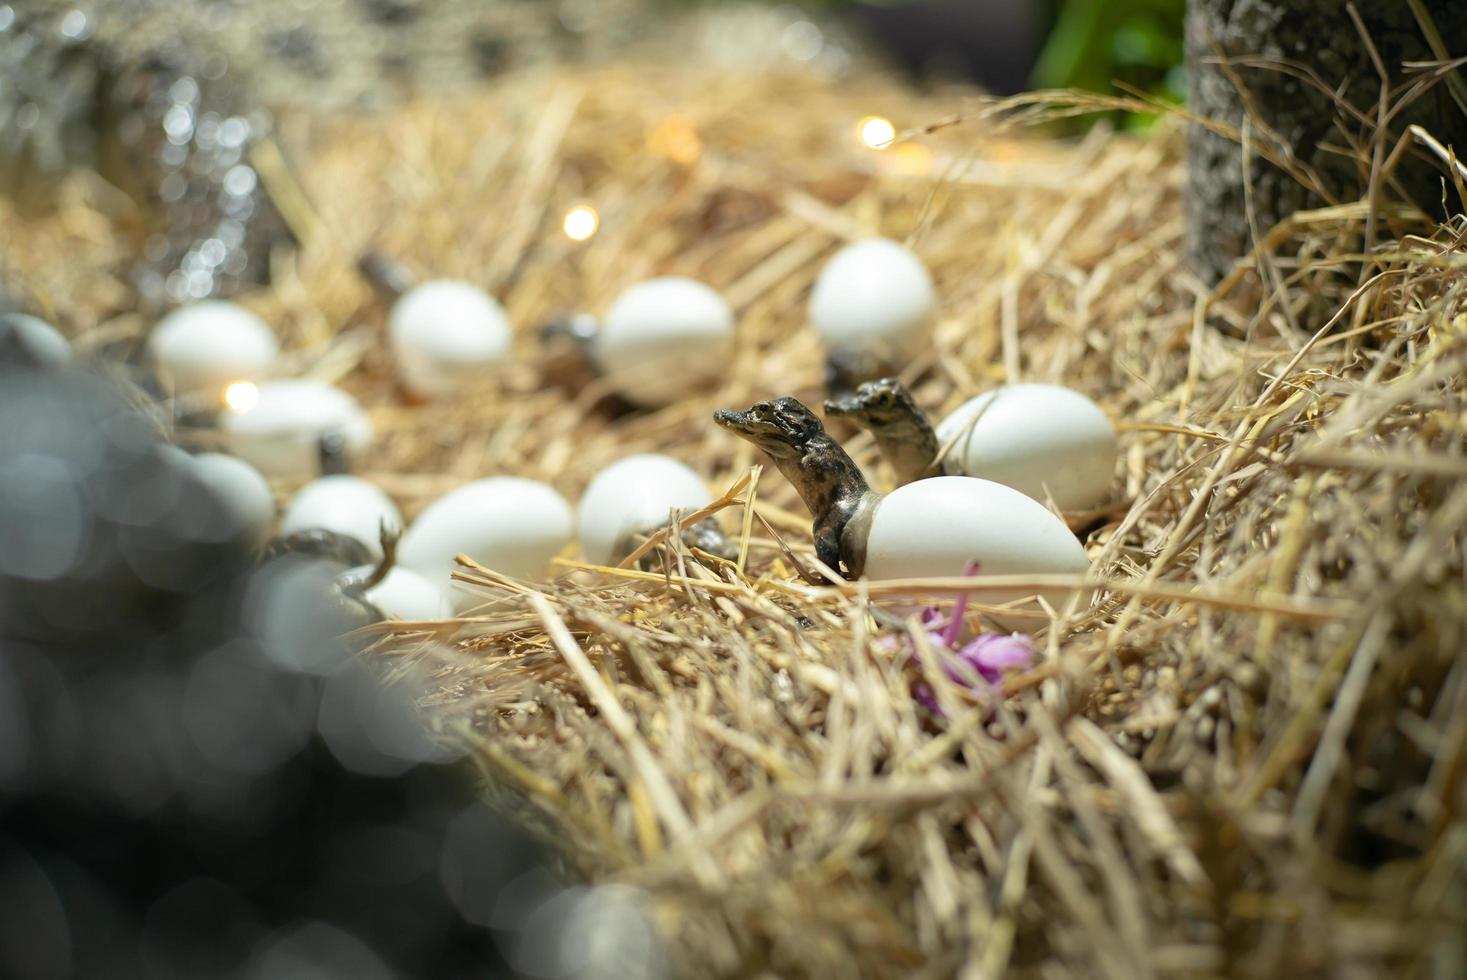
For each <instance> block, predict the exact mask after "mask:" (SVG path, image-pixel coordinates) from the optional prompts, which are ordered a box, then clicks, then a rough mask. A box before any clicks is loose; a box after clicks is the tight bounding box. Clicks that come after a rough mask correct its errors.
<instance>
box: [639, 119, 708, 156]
mask: <svg viewBox="0 0 1467 980" xmlns="http://www.w3.org/2000/svg"><path fill="white" fill-rule="evenodd" d="M647 148H648V149H649V150H651V151H652V152H653V153H656V154H657V155H658V156H664V157H667V158H668V159H669V160H672V161H673V162H674V163H681V164H683V165H684V166H690V165H692V164H693V163H695V162H696V161H697V159H698V157H699V156H700V155H701V154H702V153H703V141H702V140H701V139H699V138H698V130H697V128H696V127H695V126H694V125H693V122H692V120H690V119H689V118H688V117H687V116H679V115H671V116H668V117H667V118H666V119H664V120H662V121H661V122H660V123H658V124H657V126H656V127H655V128H654V129H653V130H652V131H651V132H650V133H648V134H647Z"/></svg>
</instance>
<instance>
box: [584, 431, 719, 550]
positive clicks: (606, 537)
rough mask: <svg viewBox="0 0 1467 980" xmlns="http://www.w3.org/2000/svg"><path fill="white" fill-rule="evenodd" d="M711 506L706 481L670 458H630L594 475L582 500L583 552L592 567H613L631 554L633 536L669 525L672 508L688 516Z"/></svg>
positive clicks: (652, 456)
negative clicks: (628, 544) (628, 545)
mask: <svg viewBox="0 0 1467 980" xmlns="http://www.w3.org/2000/svg"><path fill="white" fill-rule="evenodd" d="M712 502H713V497H712V495H711V494H709V492H708V487H707V486H706V485H705V484H704V482H703V478H702V477H700V476H699V475H698V474H697V473H695V472H694V471H693V470H692V469H691V468H689V467H688V466H686V465H685V464H683V463H681V462H679V461H678V460H675V459H673V458H672V457H671V456H661V455H658V454H656V453H643V454H640V455H637V456H628V457H627V458H626V459H623V460H619V461H617V462H615V463H612V464H611V465H610V466H608V467H606V469H604V470H602V471H601V472H600V473H598V474H596V477H595V479H593V480H592V481H591V483H590V485H589V486H587V487H586V492H585V494H583V495H582V497H581V502H580V505H579V506H578V507H577V508H576V533H577V535H578V536H579V537H580V541H581V553H582V555H584V556H585V559H586V561H588V562H591V563H593V564H596V565H609V564H613V563H615V562H618V561H620V560H621V559H622V558H625V557H626V555H627V554H628V553H629V552H627V551H626V550H625V545H626V543H627V541H628V540H629V539H630V538H631V537H632V536H635V535H638V534H646V533H649V532H651V531H654V530H656V529H657V528H659V527H661V526H662V525H664V524H666V523H667V517H668V514H669V513H670V512H671V511H672V509H673V508H677V509H678V510H681V511H683V512H684V513H685V514H686V513H687V512H689V511H694V510H697V509H699V508H700V507H706V506H707V505H708V504H710V503H712ZM618 552H620V553H618Z"/></svg>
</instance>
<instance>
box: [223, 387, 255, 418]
mask: <svg viewBox="0 0 1467 980" xmlns="http://www.w3.org/2000/svg"><path fill="white" fill-rule="evenodd" d="M259 403H260V389H259V386H257V385H256V384H255V383H254V382H252V381H236V382H235V383H234V384H232V385H230V386H229V387H228V388H225V389H224V404H226V405H228V406H229V407H230V408H231V409H233V410H234V411H236V412H248V411H249V410H250V409H252V408H254V407H255V406H256V405H258V404H259Z"/></svg>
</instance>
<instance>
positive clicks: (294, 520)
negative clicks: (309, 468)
mask: <svg viewBox="0 0 1467 980" xmlns="http://www.w3.org/2000/svg"><path fill="white" fill-rule="evenodd" d="M384 523H385V524H386V525H387V526H388V527H389V528H397V529H401V528H402V512H401V511H399V510H398V509H397V505H396V504H394V503H393V502H392V498H391V497H389V496H387V494H385V493H383V492H382V490H381V489H380V488H378V487H377V486H375V485H374V484H371V483H368V482H367V481H366V480H363V479H362V478H360V477H356V476H348V475H346V474H334V475H332V476H323V477H321V479H319V480H313V481H312V482H310V483H307V484H306V485H305V486H304V487H302V488H301V489H300V492H299V493H297V494H296V495H295V496H294V497H292V498H291V501H290V504H289V505H288V506H287V507H286V508H285V516H283V517H282V518H281V519H280V533H281V534H294V533H295V532H296V531H307V530H310V529H311V528H325V529H326V530H328V531H335V532H337V533H338V534H345V535H347V536H349V537H353V538H356V539H357V540H358V541H360V542H361V543H362V544H364V545H366V546H367V548H368V550H370V551H371V552H372V556H373V557H374V558H381V557H382V535H381V527H382V525H383V524H384Z"/></svg>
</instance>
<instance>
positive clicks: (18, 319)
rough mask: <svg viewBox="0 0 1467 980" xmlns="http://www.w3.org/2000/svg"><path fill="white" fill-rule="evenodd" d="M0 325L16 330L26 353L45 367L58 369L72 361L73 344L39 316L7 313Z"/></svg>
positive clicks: (1, 317)
mask: <svg viewBox="0 0 1467 980" xmlns="http://www.w3.org/2000/svg"><path fill="white" fill-rule="evenodd" d="M0 325H8V326H10V327H11V328H12V329H14V330H15V333H16V336H17V337H18V338H19V340H20V342H21V344H22V345H24V347H25V349H26V352H27V353H29V354H30V356H31V357H33V358H35V359H36V361H38V362H39V363H40V364H41V365H43V366H44V367H58V366H60V365H62V364H65V363H66V362H67V361H68V360H70V359H71V344H69V343H67V341H66V338H65V337H63V336H62V335H61V331H59V330H57V329H56V328H55V327H53V326H51V324H49V323H47V322H46V321H45V320H42V319H41V318H40V317H38V316H28V315H27V314H25V313H7V314H4V315H0Z"/></svg>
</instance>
